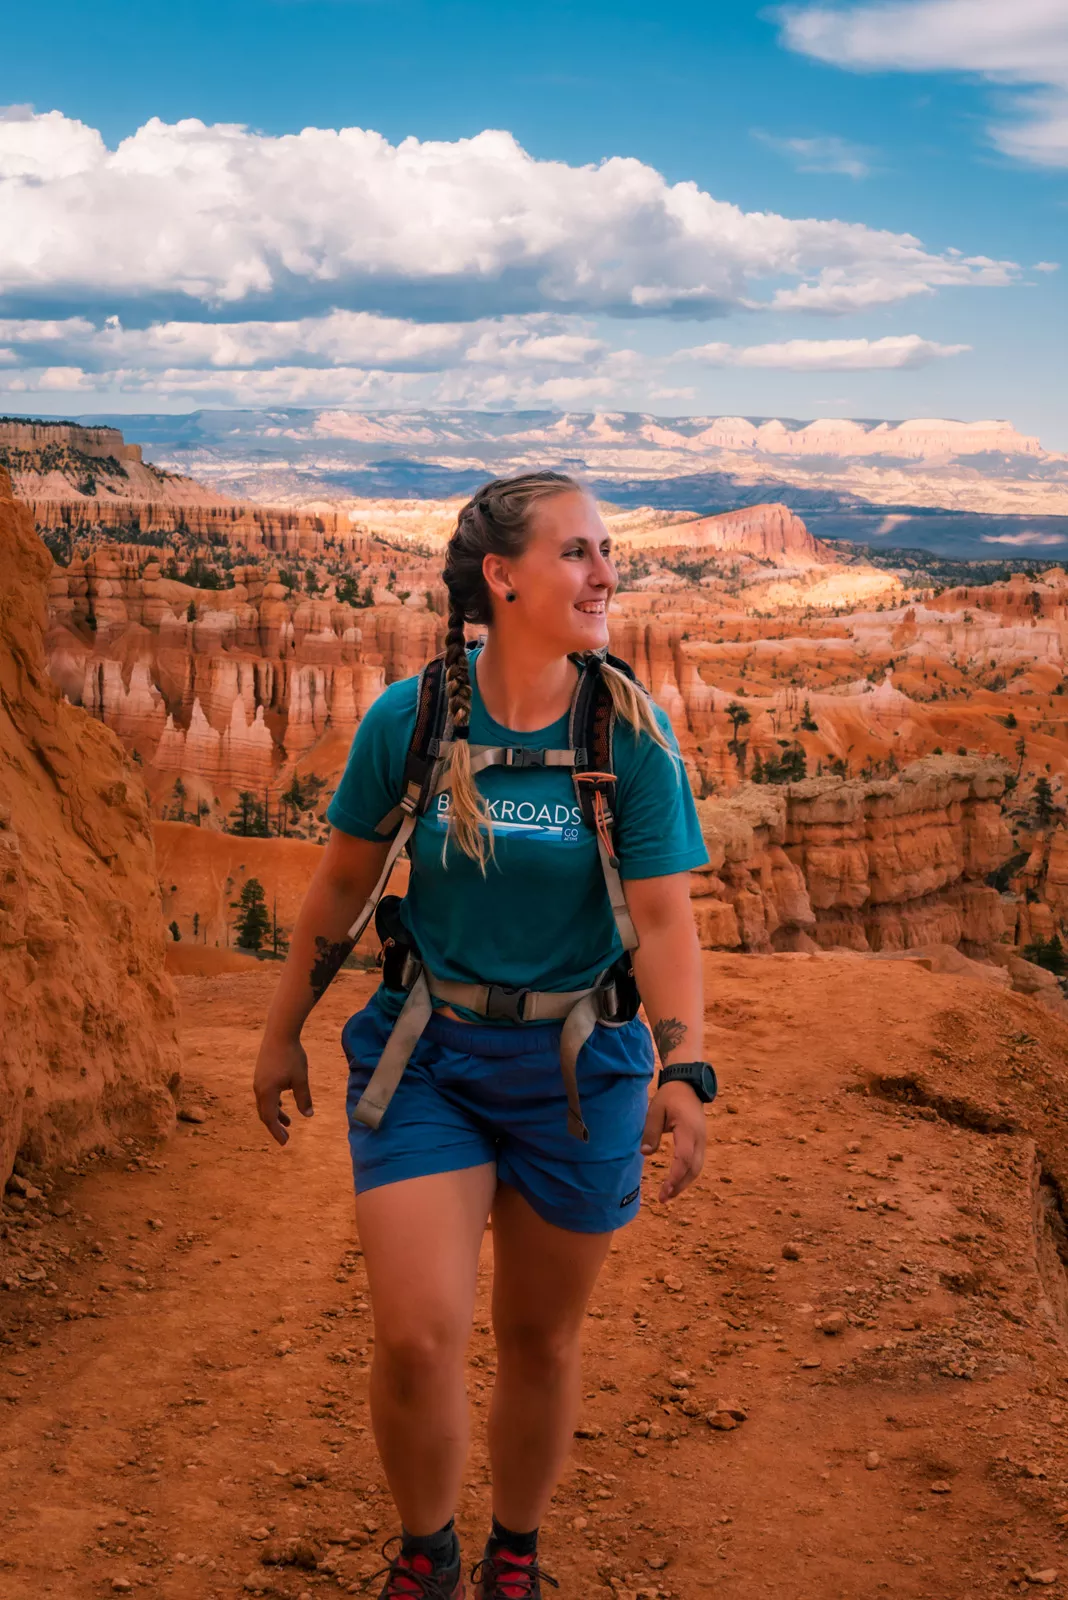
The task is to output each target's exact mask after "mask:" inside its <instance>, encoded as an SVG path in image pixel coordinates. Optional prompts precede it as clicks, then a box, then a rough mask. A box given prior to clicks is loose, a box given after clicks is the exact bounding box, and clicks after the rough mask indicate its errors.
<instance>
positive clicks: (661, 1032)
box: [653, 1017, 687, 1061]
mask: <svg viewBox="0 0 1068 1600" xmlns="http://www.w3.org/2000/svg"><path fill="white" fill-rule="evenodd" d="M686 1033H687V1028H686V1024H685V1023H684V1022H680V1021H679V1019H678V1017H661V1018H660V1021H659V1022H658V1023H657V1024H656V1025H655V1027H654V1028H653V1038H654V1040H655V1041H656V1048H657V1049H658V1050H659V1052H660V1059H661V1061H663V1059H664V1057H665V1056H666V1055H670V1053H671V1051H672V1050H677V1049H678V1047H679V1045H680V1044H681V1043H682V1041H683V1040H684V1039H685V1037H686Z"/></svg>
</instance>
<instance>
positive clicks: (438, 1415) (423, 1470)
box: [356, 1164, 497, 1534]
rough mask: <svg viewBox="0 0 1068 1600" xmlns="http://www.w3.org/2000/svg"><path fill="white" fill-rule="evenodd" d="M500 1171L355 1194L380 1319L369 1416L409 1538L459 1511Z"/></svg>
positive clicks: (471, 1171) (486, 1169)
mask: <svg viewBox="0 0 1068 1600" xmlns="http://www.w3.org/2000/svg"><path fill="white" fill-rule="evenodd" d="M496 1182H497V1174H496V1169H495V1168H494V1166H493V1165H492V1164H491V1165H486V1166H478V1167H467V1168H465V1169H464V1170H462V1171H460V1172H443V1173H438V1174H434V1175H432V1176H428V1177H423V1178H407V1179H405V1180H403V1181H402V1182H399V1183H389V1184H383V1185H382V1186H381V1187H380V1188H377V1189H370V1190H368V1191H367V1192H366V1193H364V1194H360V1195H357V1197H356V1220H357V1224H358V1227H359V1232H360V1244H361V1246H362V1248H363V1254H364V1260H365V1261H366V1263H367V1276H368V1280H369V1283H370V1290H371V1304H372V1307H373V1309H374V1320H375V1355H374V1364H373V1366H372V1368H371V1420H372V1422H373V1423H374V1430H375V1440H376V1442H377V1444H378V1453H379V1455H380V1456H381V1458H382V1465H383V1467H384V1468H385V1472H386V1478H387V1479H388V1481H389V1487H390V1492H391V1493H392V1495H393V1499H394V1501H395V1503H396V1506H397V1510H398V1511H399V1512H400V1516H401V1521H402V1522H403V1524H404V1526H405V1527H406V1528H407V1529H408V1531H409V1532H410V1533H414V1534H429V1533H434V1532H436V1531H437V1529H439V1528H441V1527H443V1526H444V1524H445V1523H446V1522H448V1520H449V1518H450V1517H451V1516H452V1514H453V1509H454V1507H455V1505H456V1499H457V1495H458V1493H459V1488H460V1482H461V1479H462V1475H463V1469H464V1461H465V1459H466V1455H467V1397H466V1393H465V1389H464V1352H465V1350H466V1348H467V1342H468V1339H469V1337H470V1333H471V1322H472V1316H473V1309H474V1297H475V1284H476V1280H477V1268H478V1252H479V1247H480V1245H481V1243H482V1236H483V1232H484V1229H485V1225H486V1218H487V1216H488V1215H489V1209H490V1206H491V1204H492V1202H493V1191H494V1188H495V1186H496Z"/></svg>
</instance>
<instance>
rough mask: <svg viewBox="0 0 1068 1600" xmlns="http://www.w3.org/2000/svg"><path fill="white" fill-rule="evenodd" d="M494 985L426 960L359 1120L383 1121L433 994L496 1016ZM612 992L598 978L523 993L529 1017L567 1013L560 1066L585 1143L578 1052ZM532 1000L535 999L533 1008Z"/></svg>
mask: <svg viewBox="0 0 1068 1600" xmlns="http://www.w3.org/2000/svg"><path fill="white" fill-rule="evenodd" d="M492 987H493V985H490V984H484V983H453V982H452V981H451V980H449V979H446V978H435V976H434V974H433V973H432V972H428V971H427V969H426V967H423V966H421V967H420V968H419V973H418V976H417V977H416V979H415V982H414V983H413V984H412V987H411V988H410V989H409V991H408V998H407V1000H405V1002H404V1006H403V1009H402V1010H401V1013H400V1016H399V1017H398V1018H397V1020H396V1022H395V1023H394V1025H393V1031H392V1033H391V1034H390V1036H389V1038H388V1039H387V1040H386V1043H385V1046H384V1048H383V1050H382V1054H381V1056H380V1057H379V1059H378V1065H377V1066H376V1067H375V1070H374V1072H373V1073H372V1074H371V1078H370V1081H369V1083H368V1085H367V1087H366V1089H365V1090H364V1091H363V1094H362V1095H361V1096H360V1098H359V1100H358V1101H357V1104H356V1109H355V1111H354V1113H353V1115H354V1116H355V1118H356V1120H357V1122H362V1123H363V1124H364V1126H365V1127H368V1128H377V1127H378V1126H379V1124H380V1123H381V1121H382V1118H383V1117H384V1116H385V1113H386V1110H387V1108H388V1106H389V1102H390V1101H391V1100H392V1098H393V1095H394V1092H395V1090H396V1088H397V1085H398V1084H399V1083H400V1081H401V1078H402V1076H403V1074H404V1069H405V1067H406V1066H407V1065H408V1062H409V1060H410V1058H411V1054H412V1051H413V1050H414V1049H415V1047H416V1045H417V1044H418V1042H419V1039H420V1036H421V1035H422V1032H423V1029H424V1028H425V1027H426V1025H427V1023H428V1022H429V1021H430V1018H431V1016H432V1015H433V1009H434V1008H433V1000H432V999H431V996H432V995H433V996H434V997H435V998H437V999H439V1000H444V1001H446V1002H447V1003H448V1004H452V1005H462V1006H466V1007H467V1008H468V1010H470V1011H477V1012H479V1014H480V1015H482V1016H489V1017H492V1016H493V1011H492V1009H491V1005H492V997H491V994H490V991H491V988H492ZM606 992H607V991H606V990H605V989H604V988H603V987H602V986H601V985H600V984H595V985H594V986H593V988H590V989H572V990H570V991H550V990H540V991H537V992H533V991H529V990H528V991H526V992H525V993H524V995H523V1018H524V1020H525V1021H528V1022H529V1021H533V1020H535V1019H542V1020H550V1021H559V1020H560V1019H563V1024H564V1025H563V1028H562V1029H561V1030H560V1072H561V1075H562V1077H563V1080H564V1091H565V1093H566V1095H567V1131H568V1133H570V1134H572V1135H573V1136H574V1138H576V1139H581V1140H582V1142H583V1144H588V1143H589V1138H590V1134H589V1129H588V1128H587V1127H586V1124H585V1122H584V1121H583V1118H582V1103H581V1100H580V1099H579V1089H578V1058H579V1054H580V1052H581V1050H582V1046H583V1045H584V1044H585V1043H586V1040H587V1039H588V1038H589V1037H590V1034H591V1033H592V1032H593V1030H594V1028H595V1027H596V1025H597V1023H598V1022H599V1021H600V1020H601V1014H600V1007H599V1005H598V996H599V995H601V994H604V993H606ZM528 1001H530V1002H533V1005H532V1007H531V1009H530V1010H529V1011H528V1010H527V1002H528Z"/></svg>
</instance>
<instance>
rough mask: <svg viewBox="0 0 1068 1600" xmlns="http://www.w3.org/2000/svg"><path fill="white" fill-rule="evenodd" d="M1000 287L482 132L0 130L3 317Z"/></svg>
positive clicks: (700, 308)
mask: <svg viewBox="0 0 1068 1600" xmlns="http://www.w3.org/2000/svg"><path fill="white" fill-rule="evenodd" d="M122 241H126V243H125V244H123V243H122ZM1015 276H1016V269H1015V267H1014V265H1013V263H1011V262H990V261H987V260H985V258H976V259H972V258H968V257H964V256H961V255H960V254H958V253H955V252H953V251H946V252H943V253H932V252H930V251H927V250H925V249H924V247H923V245H922V244H921V243H920V241H919V240H918V239H916V238H914V237H913V236H912V235H910V234H905V233H893V232H890V231H888V230H879V229H873V228H868V227H865V226H864V225H863V224H861V223H850V222H842V221H836V220H826V221H825V220H821V219H817V218H799V219H794V218H789V217H782V216H778V215H775V214H774V213H770V212H759V211H758V212H743V211H741V210H740V209H739V208H738V207H737V206H734V205H731V204H728V203H727V202H725V201H721V200H717V199H715V198H714V197H713V196H712V195H710V194H707V193H705V192H704V191H703V190H701V189H700V188H698V186H697V185H696V184H695V183H690V182H684V183H676V184H669V183H668V182H667V181H666V180H665V179H664V178H663V177H662V176H661V174H660V173H659V172H657V171H656V170H655V169H654V168H652V167H650V166H647V165H645V164H644V163H643V162H641V161H638V160H634V159H632V158H627V157H612V158H610V159H608V160H605V161H603V162H601V163H600V164H599V165H588V166H581V167H577V166H568V165H567V164H566V163H564V162H560V161H538V160H535V159H534V158H533V157H531V156H530V155H528V154H527V152H526V151H525V150H523V149H522V148H521V147H520V146H519V145H518V144H517V143H516V141H515V140H514V139H513V138H512V136H511V135H510V134H508V133H505V132H499V131H487V132H484V133H480V134H478V135H476V136H475V137H474V138H471V139H462V140H458V141H456V142H455V143H445V142H429V141H428V142H425V143H424V142H420V141H419V140H417V139H404V140H402V141H401V143H400V144H398V145H396V146H394V145H391V144H389V143H388V141H387V140H385V139H384V138H382V136H381V135H380V134H377V133H373V132H369V131H365V130H363V129H359V128H343V129H340V130H333V129H318V128H306V129H304V130H303V132H301V133H299V134H293V135H287V136H284V137H274V136H270V135H266V134H259V133H254V132H251V131H250V130H249V129H248V128H245V127H242V126H238V125H234V124H218V125H215V126H211V127H208V126H205V125H204V124H203V123H201V122H199V121H196V120H193V119H187V120H184V121H181V122H178V123H176V124H173V125H168V124H165V123H163V122H161V121H159V120H158V119H157V118H153V119H152V120H150V121H149V122H147V123H145V125H144V126H143V127H142V128H139V129H138V130H137V132H136V133H134V134H133V135H131V136H130V137H129V138H128V139H124V140H123V141H122V143H121V144H120V145H119V146H118V148H117V149H116V150H109V149H108V147H107V146H106V144H105V143H104V140H103V139H102V137H101V135H100V134H99V133H98V132H97V131H96V130H95V129H92V128H89V127H87V126H85V125H84V124H83V123H80V122H77V121H74V120H72V119H70V118H68V117H65V116H63V115H62V114H61V113H60V112H56V111H53V112H48V113H45V114H43V115H30V116H20V117H18V118H17V119H16V120H11V121H4V122H0V297H2V299H3V300H4V302H5V303H6V305H7V307H8V309H9V310H10V311H15V310H16V309H17V308H18V306H19V305H20V304H22V303H24V302H30V301H32V302H33V303H34V304H39V303H40V302H41V300H42V298H44V297H47V296H52V297H53V298H54V299H56V300H63V301H64V302H65V303H67V304H71V305H77V304H82V305H85V306H86V307H89V306H97V305H99V304H101V303H105V304H106V303H110V304H111V305H112V307H113V308H114V309H115V310H117V311H120V312H124V311H125V310H126V309H127V308H128V307H129V305H130V304H131V302H136V301H139V300H143V301H148V302H150V303H152V304H153V305H155V306H159V305H160V304H167V303H168V302H169V304H170V306H171V307H172V308H173V311H172V313H171V314H172V315H173V314H174V313H175V312H179V311H180V312H181V314H182V315H185V314H186V313H187V312H189V311H190V310H193V309H194V307H195V306H196V304H198V303H199V304H200V305H206V306H209V307H211V308H212V309H215V310H218V309H220V308H224V307H225V308H229V309H230V312H231V315H241V314H244V315H247V316H259V317H261V318H262V317H264V316H265V315H267V316H271V314H272V313H276V314H277V315H278V316H279V317H285V318H289V319H292V318H293V317H294V316H295V317H297V318H298V319H299V318H301V317H306V316H308V315H314V314H316V313H321V312H323V311H324V310H330V309H333V308H336V307H339V306H347V307H349V308H350V309H351V310H354V311H360V310H369V311H378V312H380V313H383V314H385V315H387V316H390V317H394V318H396V317H398V316H399V317H410V318H414V319H418V320H420V321H425V322H436V323H448V322H450V321H458V320H462V319H464V318H466V317H468V316H471V315H473V314H474V315H481V316H494V315H500V314H503V313H526V312H533V311H547V310H558V311H564V310H577V311H586V312H590V311H594V312H612V313H621V314H627V315H646V316H650V315H652V316H656V315H673V316H675V315H679V314H687V313H688V314H690V315H693V316H702V315H707V314H710V313H715V312H718V311H723V310H729V309H731V308H739V307H742V308H744V307H749V306H752V305H754V304H755V303H757V300H758V296H759V290H760V286H761V284H762V283H764V282H766V281H767V280H773V281H774V282H775V283H776V284H777V292H776V294H775V297H774V300H773V304H774V305H775V306H777V307H778V308H779V309H783V310H802V309H807V308H809V307H812V308H815V309H819V310H821V311H824V312H826V311H831V312H835V311H845V312H848V311H852V310H855V309H857V308H858V307H862V306H868V305H879V304H887V303H892V302H894V301H900V300H903V299H906V298H909V297H910V296H912V295H915V294H924V293H930V292H932V291H933V290H934V289H936V288H938V287H941V286H943V285H952V284H957V285H972V284H980V285H982V284H1004V283H1007V282H1010V281H1012V280H1013V279H1014V277H1015ZM127 320H133V319H132V318H130V317H127ZM272 320H273V317H272ZM174 337H175V338H179V336H178V335H174Z"/></svg>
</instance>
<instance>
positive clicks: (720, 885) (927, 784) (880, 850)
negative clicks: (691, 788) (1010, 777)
mask: <svg viewBox="0 0 1068 1600" xmlns="http://www.w3.org/2000/svg"><path fill="white" fill-rule="evenodd" d="M1004 791H1005V772H1004V768H1003V767H1002V766H1001V765H1000V764H998V763H995V762H990V761H984V760H982V759H981V758H978V757H960V756H958V757H948V756H932V757H927V758H926V759H925V760H922V761H917V762H915V763H914V764H912V765H911V766H909V767H906V768H905V770H904V771H903V772H901V773H900V774H899V775H898V776H897V777H895V778H890V779H881V780H877V781H874V782H871V781H868V782H865V781H861V780H856V779H853V780H848V779H838V778H816V779H806V780H805V781H803V782H800V783H793V784H788V785H785V786H784V787H781V788H778V787H776V788H774V789H771V788H768V787H757V786H752V785H750V786H747V787H746V788H745V789H744V790H741V791H739V793H737V794H736V795H733V796H731V797H730V798H727V799H710V800H703V801H700V802H699V803H698V810H699V813H700V817H701V826H702V829H703V831H704V835H705V841H706V843H707V845H708V850H709V855H710V858H711V860H710V864H709V866H708V867H707V868H704V869H702V870H701V871H699V872H695V873H694V875H693V881H692V894H693V900H694V912H695V915H696V918H697V926H698V931H699V935H700V938H701V943H702V944H703V945H705V946H706V947H708V948H710V949H728V950H730V949H741V950H752V951H768V950H811V949H815V948H817V947H822V948H825V949H831V948H836V947H838V948H840V947H845V948H847V949H852V950H859V951H877V952H888V951H899V950H909V949H914V948H920V947H924V946H928V945H953V946H955V947H958V948H960V949H962V950H963V951H964V952H965V953H966V954H970V955H976V956H988V955H989V954H990V953H991V952H992V950H993V949H994V948H995V947H996V946H999V945H1011V944H1012V943H1013V942H1014V939H1015V933H1016V915H1017V911H1016V904H1015V900H1014V899H1013V898H1012V897H1003V896H1002V895H1000V894H999V893H998V891H997V890H996V889H994V888H991V887H989V886H988V885H987V883H986V879H987V877H988V876H989V875H990V874H991V873H993V872H995V871H996V870H997V868H998V867H1000V866H1001V865H1002V864H1003V863H1004V862H1005V861H1006V860H1007V859H1008V857H1009V856H1010V855H1011V854H1012V849H1013V845H1012V839H1011V836H1010V833H1009V830H1008V827H1007V825H1006V822H1005V819H1004V816H1003V814H1002V806H1001V801H1002V797H1003V794H1004Z"/></svg>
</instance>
